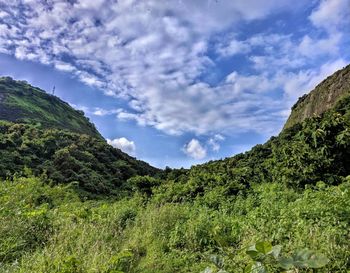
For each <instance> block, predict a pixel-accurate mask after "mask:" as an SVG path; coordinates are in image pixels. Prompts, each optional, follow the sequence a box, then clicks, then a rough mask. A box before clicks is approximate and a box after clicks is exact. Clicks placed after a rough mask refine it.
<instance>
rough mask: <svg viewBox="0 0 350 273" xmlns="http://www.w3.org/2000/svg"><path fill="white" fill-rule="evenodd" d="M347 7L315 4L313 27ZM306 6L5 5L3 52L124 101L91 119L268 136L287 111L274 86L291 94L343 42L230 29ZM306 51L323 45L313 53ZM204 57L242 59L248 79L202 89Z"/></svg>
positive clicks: (256, 2) (0, 25)
mask: <svg viewBox="0 0 350 273" xmlns="http://www.w3.org/2000/svg"><path fill="white" fill-rule="evenodd" d="M347 2H348V0H328V1H321V2H320V5H319V6H318V7H317V8H315V10H314V11H313V13H312V14H311V15H310V22H312V24H313V26H314V27H316V28H324V27H325V26H324V24H323V23H322V18H324V16H326V15H327V12H326V8H327V7H328V6H329V5H330V7H331V8H332V9H331V10H332V11H335V12H337V13H338V12H342V13H343V12H344V10H342V9H341V8H344V5H346V4H347ZM308 3H309V1H306V0H305V1H297V2H295V1H293V2H292V1H289V0H266V1H260V0H246V1H215V0H207V1H203V0H189V1H180V0H170V1H158V0H149V1H136V0H130V1H114V0H98V1H89V0H77V1H66V0H55V1H37V0H14V1H13V0H11V1H9V0H7V1H2V3H1V4H0V6H1V13H0V52H4V53H7V54H12V55H14V56H16V57H17V58H18V59H28V60H32V61H37V62H41V63H43V64H47V65H52V66H53V67H55V68H56V69H58V70H61V71H64V72H69V73H72V74H73V75H75V76H76V77H77V78H78V79H79V80H80V81H82V82H84V83H85V84H87V85H91V86H94V87H97V88H99V89H101V90H103V91H104V92H105V94H107V95H109V96H115V97H118V98H120V99H123V100H126V102H127V104H128V107H125V109H118V110H112V111H111V110H103V109H95V110H92V113H93V114H95V115H107V114H115V115H116V116H117V117H118V118H119V119H120V120H134V121H135V122H137V123H138V124H139V125H141V126H152V127H154V128H156V129H158V130H161V131H164V132H166V133H168V134H174V135H178V134H183V133H185V132H192V133H195V134H207V135H213V134H215V133H217V132H223V133H226V132H231V133H239V132H243V131H249V130H254V131H256V132H259V133H266V134H270V133H272V132H275V131H276V128H278V126H279V125H280V124H281V123H282V122H283V120H284V118H285V117H284V116H282V115H280V114H279V113H282V112H283V111H285V110H286V109H288V108H289V107H290V102H289V101H288V102H285V101H276V98H275V97H274V96H273V94H274V93H276V90H279V91H280V92H282V91H281V89H283V90H284V92H286V93H285V94H284V95H286V96H287V95H288V94H289V91H288V89H287V91H286V90H285V89H284V88H285V87H286V86H287V84H286V82H285V81H286V80H288V81H290V82H291V84H290V86H291V85H292V83H293V82H296V81H298V79H300V80H299V81H298V82H299V83H300V84H302V82H305V81H304V80H303V79H304V78H305V79H307V77H305V75H306V76H307V75H308V74H310V71H309V69H308V68H307V69H306V68H305V64H307V63H308V62H309V60H310V59H313V60H314V59H316V58H315V57H317V58H318V57H324V56H328V55H329V52H330V51H334V52H336V50H337V47H338V45H339V43H340V41H341V39H342V35H341V34H340V30H337V32H332V35H329V36H327V37H322V38H320V37H318V36H317V35H305V36H304V37H303V38H302V39H300V38H295V37H293V35H292V34H290V35H289V34H271V32H269V33H258V34H254V35H252V36H251V37H249V36H248V37H246V38H245V39H239V37H241V36H239V35H236V34H237V33H235V29H236V28H237V26H238V25H239V24H241V23H244V24H248V23H250V22H252V21H254V20H258V19H259V20H260V19H264V18H266V17H267V16H269V15H271V14H274V13H278V12H282V11H288V10H290V9H291V8H292V9H293V10H297V9H298V8H299V7H303V6H307V5H308ZM332 3H333V4H332ZM334 3H335V4H334ZM339 7H340V8H339ZM341 18H345V17H344V16H343V15H342V17H341ZM332 22H333V23H332V25H335V26H339V24H341V23H340V21H339V22H338V21H337V20H336V19H334V20H333V19H332ZM223 32H225V33H226V32H229V35H227V37H228V38H227V39H224V40H223V41H220V40H219V39H214V38H213V37H217V35H219V36H220V34H221V33H223ZM334 38H337V39H334ZM213 43H214V45H213ZM312 45H316V46H317V47H319V48H320V52H319V53H318V54H317V56H316V55H315V54H314V52H316V51H315V50H313V48H312V47H313V46H312ZM213 48H214V49H213ZM210 50H213V51H215V53H216V54H217V55H218V56H219V57H221V58H222V57H225V58H226V57H230V56H232V55H237V54H241V53H247V52H249V56H248V58H249V59H248V64H249V65H251V70H250V72H245V73H242V72H239V71H237V69H235V66H234V64H232V68H231V71H230V72H231V73H229V75H228V76H227V77H225V78H224V79H223V80H222V81H220V82H218V83H216V84H214V85H213V84H209V83H207V82H205V81H204V80H203V79H202V76H203V74H204V73H208V72H210V69H212V68H215V66H216V60H215V58H214V57H213V56H211V54H209V51H210ZM258 53H259V54H258ZM333 57H334V56H333ZM333 57H332V58H333ZM327 58H328V57H327ZM332 61H334V60H332ZM325 63H326V62H325ZM293 69H294V70H295V69H298V70H300V71H302V73H303V75H304V78H303V75H301V74H298V73H297V72H295V71H293ZM296 86H297V85H296ZM300 89H303V88H302V87H300ZM281 97H282V96H281Z"/></svg>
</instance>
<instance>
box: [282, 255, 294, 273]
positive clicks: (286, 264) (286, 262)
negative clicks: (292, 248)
mask: <svg viewBox="0 0 350 273" xmlns="http://www.w3.org/2000/svg"><path fill="white" fill-rule="evenodd" d="M278 265H279V266H280V267H282V268H283V269H286V270H289V269H291V268H293V267H294V260H293V258H291V257H286V258H281V259H279V261H278Z"/></svg>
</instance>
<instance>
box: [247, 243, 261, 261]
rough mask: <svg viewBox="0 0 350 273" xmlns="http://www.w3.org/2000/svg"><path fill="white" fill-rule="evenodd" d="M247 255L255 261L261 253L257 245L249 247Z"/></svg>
mask: <svg viewBox="0 0 350 273" xmlns="http://www.w3.org/2000/svg"><path fill="white" fill-rule="evenodd" d="M246 253H247V254H248V255H249V256H250V258H252V259H253V260H254V259H255V258H256V257H257V256H258V255H259V252H258V251H257V250H256V248H255V245H253V246H250V247H248V249H247V251H246Z"/></svg>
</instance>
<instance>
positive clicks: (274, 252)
mask: <svg viewBox="0 0 350 273" xmlns="http://www.w3.org/2000/svg"><path fill="white" fill-rule="evenodd" d="M281 250H282V246H280V245H276V246H273V247H272V250H271V251H270V252H269V254H272V256H273V257H274V258H275V259H278V257H279V256H280V253H281Z"/></svg>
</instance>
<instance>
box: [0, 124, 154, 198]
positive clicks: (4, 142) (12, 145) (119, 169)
mask: <svg viewBox="0 0 350 273" xmlns="http://www.w3.org/2000/svg"><path fill="white" fill-rule="evenodd" d="M0 158H1V162H0V178H1V177H2V178H6V177H11V176H13V175H14V174H15V173H17V174H21V173H22V172H23V170H25V169H26V168H30V169H31V171H32V172H33V173H34V174H35V175H44V176H46V177H48V178H49V179H50V180H52V181H53V182H54V183H55V184H67V183H72V182H74V183H75V184H76V185H77V189H78V190H79V191H82V192H84V193H87V194H89V195H91V194H92V195H96V194H120V193H121V192H122V191H123V190H124V189H126V188H127V183H126V180H127V179H129V178H131V177H133V176H135V175H152V176H153V175H155V174H156V173H158V172H159V170H158V169H156V168H153V167H152V166H150V165H149V164H147V163H145V162H143V161H139V160H136V159H135V158H133V157H130V156H129V155H127V154H125V153H123V152H122V151H121V150H119V149H115V148H113V147H112V146H110V145H109V144H107V143H106V141H105V140H102V139H99V138H96V137H91V136H88V135H85V134H77V133H72V132H68V131H66V130H59V129H42V128H38V127H37V126H35V125H31V124H15V123H11V122H4V121H0Z"/></svg>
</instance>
